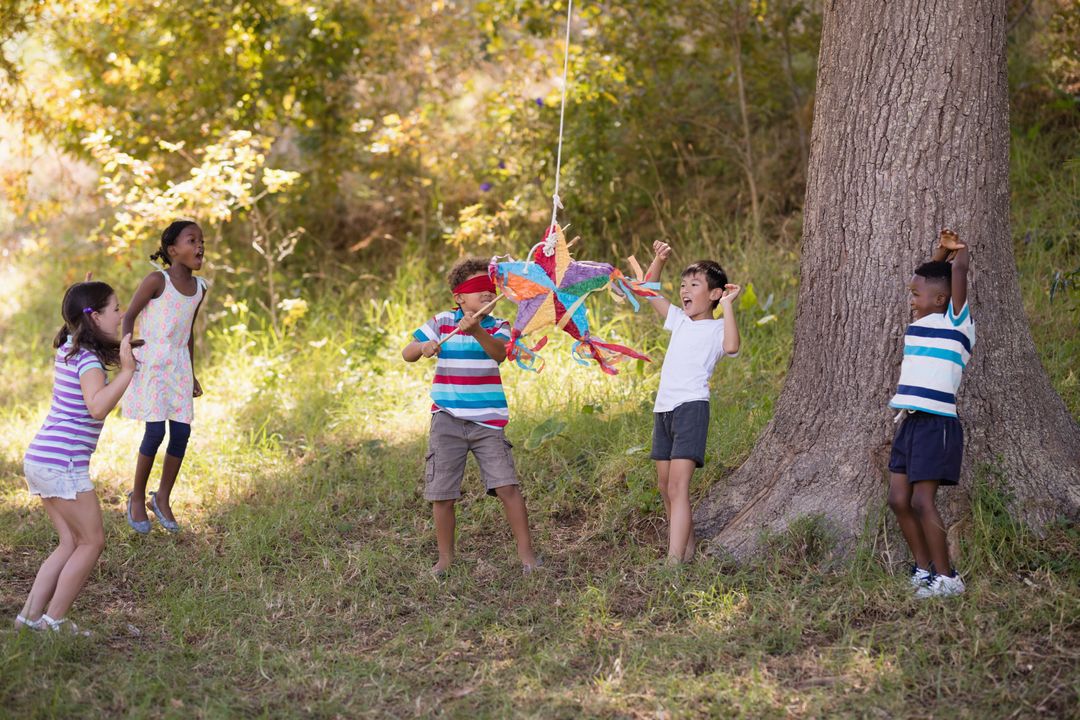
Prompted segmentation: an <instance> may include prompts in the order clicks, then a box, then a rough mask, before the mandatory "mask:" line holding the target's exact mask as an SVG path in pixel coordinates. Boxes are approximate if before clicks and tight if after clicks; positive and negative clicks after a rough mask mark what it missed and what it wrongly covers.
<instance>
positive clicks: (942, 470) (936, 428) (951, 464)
mask: <svg viewBox="0 0 1080 720" xmlns="http://www.w3.org/2000/svg"><path fill="white" fill-rule="evenodd" d="M963 460H964V430H963V428H962V427H961V426H960V421H959V420H957V419H956V418H954V417H947V416H945V415H934V414H932V413H924V412H909V413H908V414H907V415H906V416H905V417H904V421H903V422H902V423H900V427H899V428H897V429H896V437H894V438H893V444H892V453H891V454H890V456H889V471H890V472H894V473H899V474H901V475H907V478H908V482H912V483H916V482H920V481H922V480H937V481H939V482H940V483H941V484H942V485H956V484H957V483H959V482H960V466H961V464H962V463H963Z"/></svg>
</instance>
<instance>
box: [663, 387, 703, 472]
mask: <svg viewBox="0 0 1080 720" xmlns="http://www.w3.org/2000/svg"><path fill="white" fill-rule="evenodd" d="M653 418H654V420H653V435H652V455H650V457H651V458H652V459H653V460H661V461H662V460H693V461H694V465H695V466H697V467H703V466H704V465H705V441H706V440H707V439H708V437H709V401H708V400H694V401H693V402H687V403H683V404H682V405H679V406H678V407H677V408H675V409H674V410H671V411H669V412H658V413H653Z"/></svg>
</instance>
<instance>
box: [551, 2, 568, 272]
mask: <svg viewBox="0 0 1080 720" xmlns="http://www.w3.org/2000/svg"><path fill="white" fill-rule="evenodd" d="M573 14H574V0H568V2H567V3H566V39H565V41H564V45H563V71H562V102H561V104H560V106H559V149H558V151H557V152H556V155H555V192H554V193H553V194H552V196H551V224H550V225H548V231H549V232H548V238H547V241H546V242H545V244H544V253H545V254H547V255H551V254H553V253H554V252H555V234H554V233H552V232H550V230H551V228H552V227H554V225H555V222H556V220H558V217H559V210H560V209H562V206H563V204H562V200H560V199H559V171H560V169H561V168H562V145H563V127H564V124H565V119H566V76H567V71H568V70H569V69H570V21H571V19H572V18H573Z"/></svg>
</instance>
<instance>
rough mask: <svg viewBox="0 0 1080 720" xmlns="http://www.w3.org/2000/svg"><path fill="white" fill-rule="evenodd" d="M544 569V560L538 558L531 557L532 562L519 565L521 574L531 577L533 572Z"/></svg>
mask: <svg viewBox="0 0 1080 720" xmlns="http://www.w3.org/2000/svg"><path fill="white" fill-rule="evenodd" d="M542 567H544V560H543V559H542V558H539V557H533V559H532V562H522V563H521V574H522V575H532V574H533V573H534V572H536V571H537V570H539V569H540V568H542Z"/></svg>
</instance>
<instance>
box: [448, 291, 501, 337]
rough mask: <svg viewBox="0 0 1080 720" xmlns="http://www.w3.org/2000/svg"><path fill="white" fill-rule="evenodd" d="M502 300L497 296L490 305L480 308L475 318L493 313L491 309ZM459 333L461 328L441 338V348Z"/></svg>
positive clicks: (474, 315)
mask: <svg viewBox="0 0 1080 720" xmlns="http://www.w3.org/2000/svg"><path fill="white" fill-rule="evenodd" d="M500 300H502V295H501V294H499V295H496V296H495V299H494V300H492V301H491V302H489V303H488V304H487V305H485V306H484V307H482V308H480V309H479V310H477V311H476V312H475V313H473V317H476V316H477V315H483V314H484V313H487V312H490V311H491V309H492V308H493V307H495V303H497V302H499V301H500ZM459 332H461V328H454V330H453V332H451V333H450V334H449V335H447V336H446V337H444V338H440V339H439V346H440V347H442V344H443V343H444V342H446V341H447V340H449V339H450V338H452V337H454V336H455V335H457V334H458V333H459Z"/></svg>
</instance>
